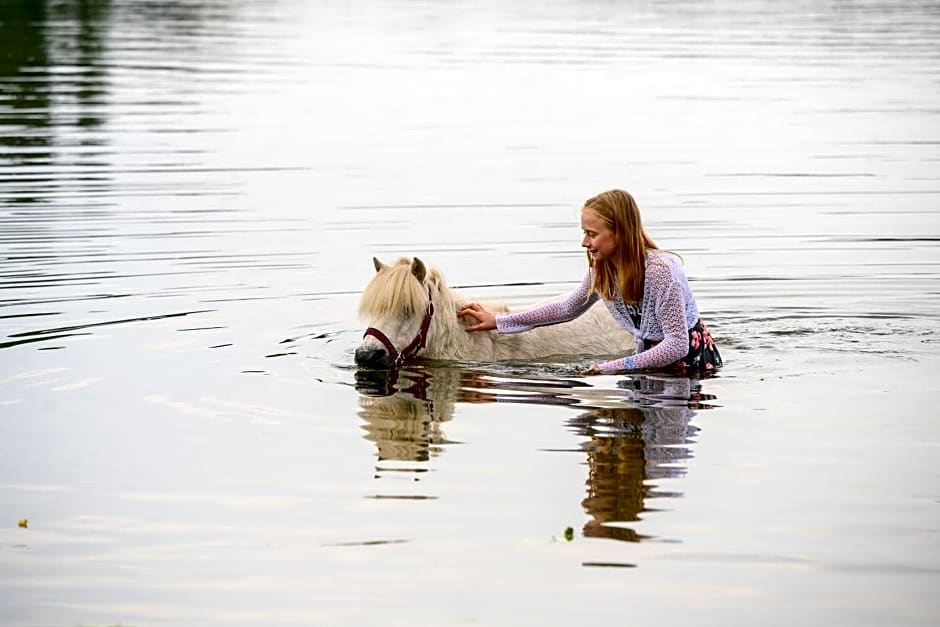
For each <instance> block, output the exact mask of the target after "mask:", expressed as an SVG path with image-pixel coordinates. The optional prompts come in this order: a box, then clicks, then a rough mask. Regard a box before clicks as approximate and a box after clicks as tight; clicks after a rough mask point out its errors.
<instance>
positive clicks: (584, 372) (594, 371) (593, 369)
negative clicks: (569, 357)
mask: <svg viewBox="0 0 940 627" xmlns="http://www.w3.org/2000/svg"><path fill="white" fill-rule="evenodd" d="M581 374H582V375H584V376H588V375H592V374H602V373H601V369H600V368H598V367H597V365H596V364H595V365H593V366H591V367H590V368H588V369H587V370H582V371H581Z"/></svg>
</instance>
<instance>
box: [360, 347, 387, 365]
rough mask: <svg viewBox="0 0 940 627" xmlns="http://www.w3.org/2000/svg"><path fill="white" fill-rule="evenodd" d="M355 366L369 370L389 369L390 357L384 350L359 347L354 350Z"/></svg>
mask: <svg viewBox="0 0 940 627" xmlns="http://www.w3.org/2000/svg"><path fill="white" fill-rule="evenodd" d="M356 365H357V366H367V367H369V368H390V367H391V366H392V357H391V355H389V354H388V351H387V350H385V349H384V348H372V347H359V348H357V349H356Z"/></svg>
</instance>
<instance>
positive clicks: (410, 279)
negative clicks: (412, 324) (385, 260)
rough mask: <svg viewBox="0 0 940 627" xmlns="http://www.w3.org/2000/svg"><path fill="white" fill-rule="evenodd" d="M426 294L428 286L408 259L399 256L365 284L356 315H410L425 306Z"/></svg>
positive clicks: (375, 316) (378, 316) (373, 316)
mask: <svg viewBox="0 0 940 627" xmlns="http://www.w3.org/2000/svg"><path fill="white" fill-rule="evenodd" d="M427 295H428V292H427V289H426V288H425V287H424V286H423V285H422V284H421V283H420V282H419V281H418V279H417V277H415V275H414V274H412V272H411V260H410V259H408V258H406V257H400V258H399V259H398V260H396V261H395V262H394V263H391V264H388V265H387V266H386V267H385V268H383V269H382V270H381V271H380V272H377V273H376V275H375V276H374V277H372V280H371V281H369V284H368V285H366V288H365V289H364V290H363V291H362V298H360V300H359V315H360V316H361V317H362V318H365V319H368V318H383V317H386V316H389V315H396V316H397V315H405V316H411V315H413V314H414V312H416V311H422V310H423V309H424V308H425V307H426V305H427Z"/></svg>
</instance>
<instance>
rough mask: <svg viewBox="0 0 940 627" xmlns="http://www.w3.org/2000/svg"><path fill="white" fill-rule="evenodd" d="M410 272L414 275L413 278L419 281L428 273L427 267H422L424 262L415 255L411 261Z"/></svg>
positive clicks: (422, 280)
mask: <svg viewBox="0 0 940 627" xmlns="http://www.w3.org/2000/svg"><path fill="white" fill-rule="evenodd" d="M411 274H413V275H415V278H416V279H418V280H419V281H421V282H424V277H425V276H427V274H428V270H427V268H425V267H424V262H423V261H421V260H420V259H418V258H417V257H415V258H414V261H412V262H411Z"/></svg>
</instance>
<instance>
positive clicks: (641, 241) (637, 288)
mask: <svg viewBox="0 0 940 627" xmlns="http://www.w3.org/2000/svg"><path fill="white" fill-rule="evenodd" d="M581 230H582V231H583V232H584V238H583V239H582V240H581V246H583V247H584V248H585V250H586V251H587V258H588V266H589V268H588V272H587V274H586V275H585V277H584V280H583V281H582V282H581V285H580V286H579V287H578V288H577V289H575V290H574V291H573V292H571V293H570V294H568V295H567V296H566V297H564V298H562V299H561V300H559V301H556V302H552V303H548V304H545V305H539V306H537V307H535V308H533V309H530V310H528V311H523V312H520V313H513V314H500V315H495V314H493V313H492V312H490V311H487V310H486V309H485V308H483V307H481V306H480V305H479V304H477V303H469V304H467V305H466V306H465V307H463V308H462V309H461V310H460V311H459V312H457V315H458V316H470V317H471V318H473V319H475V320H476V321H477V323H476V324H474V325H471V326H468V327H467V331H470V332H473V331H485V330H491V329H496V330H497V331H498V332H499V333H518V332H520V331H527V330H529V329H532V328H534V327H538V326H543V325H548V324H558V323H559V322H567V321H569V320H573V319H574V318H577V317H578V316H580V315H581V314H582V313H584V312H585V311H587V309H588V308H589V307H590V306H591V305H593V304H594V303H595V302H596V301H597V299H598V298H600V299H602V300H603V301H604V304H605V305H606V306H607V309H608V310H609V311H610V313H611V315H612V316H613V317H614V319H616V320H617V322H619V323H620V324H621V326H623V327H624V328H625V329H627V330H628V331H630V332H631V333H633V336H634V338H635V339H636V353H635V354H634V355H632V356H628V357H622V358H619V359H614V360H612V361H606V362H604V363H601V364H596V365H594V366H591V367H590V368H589V369H587V370H585V371H584V373H583V374H601V373H604V374H610V373H613V372H617V371H620V370H645V369H666V370H671V371H674V372H676V373H680V374H690V375H696V374H698V375H702V374H705V373H708V372H712V371H714V370H715V369H716V368H718V367H719V366H721V355H719V353H718V348H717V347H716V346H715V343H714V342H713V341H712V338H711V336H710V335H709V333H708V329H707V328H706V326H705V324H704V323H703V322H702V320H701V318H700V317H699V313H698V306H697V305H696V303H695V297H694V296H693V295H692V290H691V289H690V288H689V282H688V280H687V279H686V276H685V272H684V271H683V270H682V265H681V264H680V263H679V260H678V259H677V258H676V256H674V255H673V254H671V253H668V252H666V251H661V250H659V248H658V247H657V246H656V244H655V243H654V242H653V240H652V239H651V238H650V236H649V235H647V234H646V231H645V230H643V224H642V222H641V220H640V209H639V207H637V204H636V201H635V200H634V199H633V196H631V195H630V194H628V193H627V192H625V191H623V190H619V189H614V190H610V191H607V192H604V193H602V194H599V195H597V196H595V197H593V198H590V199H588V200H587V202H585V203H584V207H583V208H582V209H581Z"/></svg>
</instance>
